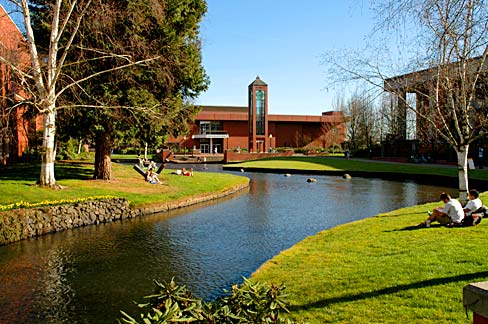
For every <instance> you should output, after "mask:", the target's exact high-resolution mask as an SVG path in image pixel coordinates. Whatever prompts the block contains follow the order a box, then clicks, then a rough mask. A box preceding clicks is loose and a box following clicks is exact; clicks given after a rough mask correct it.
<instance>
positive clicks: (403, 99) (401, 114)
mask: <svg viewBox="0 0 488 324" xmlns="http://www.w3.org/2000/svg"><path fill="white" fill-rule="evenodd" d="M397 99H398V100H397V112H396V121H397V125H398V133H397V138H398V139H400V140H405V139H406V138H407V92H406V91H405V90H401V91H400V92H399V93H398V94H397Z"/></svg>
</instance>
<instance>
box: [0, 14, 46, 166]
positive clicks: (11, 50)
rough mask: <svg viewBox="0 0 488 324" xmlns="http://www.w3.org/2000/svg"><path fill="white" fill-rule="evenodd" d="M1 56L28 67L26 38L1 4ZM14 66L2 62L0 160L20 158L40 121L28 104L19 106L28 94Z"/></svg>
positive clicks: (0, 83)
mask: <svg viewBox="0 0 488 324" xmlns="http://www.w3.org/2000/svg"><path fill="white" fill-rule="evenodd" d="M0 31H1V32H0V56H1V57H3V58H4V59H5V60H6V61H8V62H12V64H14V65H15V66H16V67H17V68H19V69H26V68H27V67H28V66H29V55H28V52H27V49H26V47H25V39H24V36H23V35H22V33H21V32H20V30H19V28H18V27H17V25H15V23H14V22H13V21H12V19H11V18H10V16H9V15H8V13H7V12H6V11H5V9H4V8H3V7H2V5H0ZM19 83H20V82H19V80H18V79H17V78H16V75H15V74H14V73H12V68H11V67H10V66H8V65H7V64H5V63H1V62H0V114H1V115H0V154H1V163H2V164H6V163H7V160H11V161H14V160H16V159H17V158H19V157H21V156H22V154H23V153H24V152H25V150H26V149H27V148H28V146H29V139H28V135H29V133H32V132H35V130H36V128H37V127H39V126H40V120H37V121H36V119H35V118H34V119H33V120H27V119H26V118H25V115H24V113H25V112H26V107H25V106H22V105H18V103H19V102H21V101H23V100H24V99H25V97H26V94H25V92H24V91H23V88H22V87H21V86H20V84H19Z"/></svg>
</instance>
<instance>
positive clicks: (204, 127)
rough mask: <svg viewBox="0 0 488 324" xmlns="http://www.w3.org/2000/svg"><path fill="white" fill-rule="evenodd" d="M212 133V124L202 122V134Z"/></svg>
mask: <svg viewBox="0 0 488 324" xmlns="http://www.w3.org/2000/svg"><path fill="white" fill-rule="evenodd" d="M209 131H210V122H209V121H201V122H200V134H207V133H208V132H209Z"/></svg>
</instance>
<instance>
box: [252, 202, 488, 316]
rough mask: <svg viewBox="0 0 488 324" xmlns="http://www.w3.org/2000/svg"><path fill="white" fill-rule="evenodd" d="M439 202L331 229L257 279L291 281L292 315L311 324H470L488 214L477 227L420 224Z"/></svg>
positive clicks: (486, 275) (487, 241) (485, 253)
mask: <svg viewBox="0 0 488 324" xmlns="http://www.w3.org/2000/svg"><path fill="white" fill-rule="evenodd" d="M481 198H482V199H483V200H484V201H485V202H487V201H488V195H483V196H482V197H481ZM436 205H439V204H427V205H421V206H415V207H410V208H405V209H400V210H397V211H393V212H390V213H387V214H382V215H379V216H377V217H373V218H369V219H365V220H362V221H358V222H354V223H350V224H346V225H342V226H338V227H336V228H333V229H331V230H326V231H324V232H321V233H319V234H317V235H315V236H311V237H309V238H307V239H305V240H304V241H302V242H300V243H298V244H297V245H295V246H294V247H292V248H291V249H289V250H286V251H284V252H282V253H281V254H279V255H278V256H276V257H275V258H273V259H272V260H270V261H268V262H267V263H266V264H264V265H263V266H262V267H261V268H260V269H259V270H258V271H257V272H256V273H255V274H254V275H253V276H252V278H253V279H256V280H263V281H266V282H275V283H282V282H283V283H285V284H286V286H287V292H288V293H289V294H290V296H289V298H288V299H289V300H290V301H291V304H292V306H291V308H290V310H291V314H290V315H289V316H290V317H291V318H295V319H303V320H306V321H309V322H310V323H316V324H319V323H320V324H322V323H471V322H472V320H468V319H467V318H466V314H465V310H464V308H463V304H462V289H463V287H464V286H465V285H466V284H468V283H470V282H479V281H487V280H488V263H487V260H488V248H486V247H487V246H488V219H485V220H484V221H483V222H482V223H481V224H480V225H478V226H475V227H467V228H451V229H449V228H445V227H440V226H437V225H435V226H434V225H433V227H431V228H421V229H419V228H416V227H415V225H416V224H418V223H420V222H421V221H423V220H425V218H426V217H427V215H426V211H427V210H430V209H432V208H433V207H434V206H436ZM435 224H437V223H435ZM470 317H471V316H470Z"/></svg>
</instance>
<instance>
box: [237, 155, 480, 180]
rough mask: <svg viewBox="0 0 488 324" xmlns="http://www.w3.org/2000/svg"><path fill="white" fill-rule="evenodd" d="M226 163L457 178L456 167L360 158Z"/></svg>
mask: <svg viewBox="0 0 488 324" xmlns="http://www.w3.org/2000/svg"><path fill="white" fill-rule="evenodd" d="M227 166H231V167H236V168H246V169H251V168H267V169H289V170H294V169H295V170H296V169H298V170H307V171H308V170H313V171H344V172H348V171H349V172H351V171H363V172H392V173H409V174H436V175H445V176H450V177H457V168H450V167H444V166H436V165H419V164H400V163H384V162H371V161H361V160H346V159H344V158H333V157H301V156H300V157H299V156H293V157H279V158H269V159H263V160H256V161H249V162H243V163H236V164H228V165H227ZM469 177H470V178H472V179H480V180H488V171H487V170H470V171H469Z"/></svg>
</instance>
